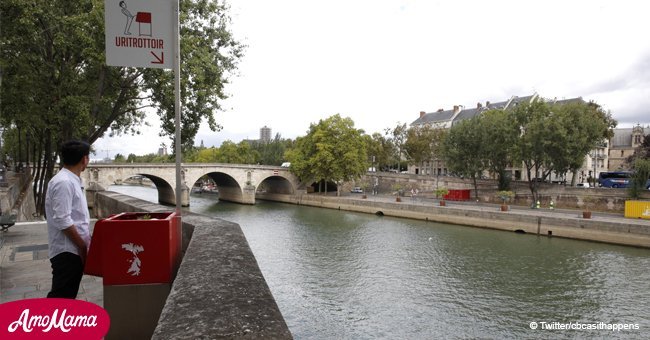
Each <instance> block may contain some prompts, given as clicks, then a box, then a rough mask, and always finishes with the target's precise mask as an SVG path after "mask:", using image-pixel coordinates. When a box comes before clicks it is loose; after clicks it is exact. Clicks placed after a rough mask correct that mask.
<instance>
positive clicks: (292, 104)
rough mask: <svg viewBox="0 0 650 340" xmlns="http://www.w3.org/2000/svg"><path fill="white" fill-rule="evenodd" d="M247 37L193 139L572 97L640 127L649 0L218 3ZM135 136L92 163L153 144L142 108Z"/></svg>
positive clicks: (646, 93) (649, 74)
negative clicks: (216, 127) (209, 119)
mask: <svg viewBox="0 0 650 340" xmlns="http://www.w3.org/2000/svg"><path fill="white" fill-rule="evenodd" d="M229 4H230V6H231V9H230V16H231V19H232V25H231V30H232V32H233V34H234V36H235V39H237V40H239V41H241V42H242V43H244V44H246V45H247V48H246V50H245V55H244V57H243V58H242V59H241V60H240V62H239V67H238V70H237V73H236V74H235V75H233V76H232V77H231V79H230V84H228V86H227V88H226V91H227V93H228V94H229V96H230V97H229V98H228V99H227V100H225V101H224V102H223V108H224V110H223V111H221V112H215V113H214V114H215V118H216V120H217V122H218V123H219V124H220V125H222V126H223V129H222V130H221V131H219V132H212V131H210V129H209V128H208V127H207V123H206V124H204V126H202V128H201V129H200V131H199V133H198V135H197V136H196V138H195V142H196V144H197V145H198V144H199V143H200V142H201V141H203V143H204V145H205V146H208V147H209V146H219V145H220V144H221V143H222V142H223V141H225V140H231V141H234V142H236V143H237V142H239V141H241V140H242V139H257V138H259V130H260V128H261V127H263V126H268V127H270V128H271V129H272V133H273V135H275V134H277V133H279V134H280V135H281V136H282V137H283V138H296V137H298V136H303V135H305V134H306V132H307V131H308V129H309V125H310V124H311V123H317V122H318V121H319V120H320V119H325V118H327V117H329V116H331V115H334V114H337V113H338V114H341V116H343V117H350V118H352V120H353V121H354V122H355V127H356V128H360V129H363V130H364V131H365V132H366V133H369V134H372V133H374V132H382V131H383V130H384V129H385V128H387V127H395V126H396V125H397V124H398V123H407V124H410V123H411V122H413V121H414V120H416V119H417V118H418V117H419V112H420V111H426V112H435V111H437V110H438V109H440V108H443V109H445V110H447V109H451V108H453V106H454V105H464V106H465V107H468V108H469V107H474V106H476V104H477V103H478V102H481V103H483V104H484V103H485V102H486V101H491V102H498V101H503V100H508V99H509V98H511V97H512V96H520V97H522V96H527V95H531V94H533V93H535V92H536V93H538V94H539V95H540V96H542V97H545V98H558V99H562V98H574V97H582V98H583V99H585V100H593V101H595V102H596V103H598V104H600V105H601V106H603V107H604V108H605V109H606V110H609V111H611V113H612V116H613V117H614V119H616V120H617V121H618V122H619V127H632V126H634V125H636V124H637V123H641V124H642V125H644V126H645V125H647V124H649V123H650V109H648V108H650V39H649V38H648V37H649V35H648V34H649V33H648V32H650V20H648V19H647V16H648V15H650V2H647V1H641V0H639V1H627V0H623V1H602V0H595V1H594V0H585V1H582V0H559V1H558V0H545V1H525V0H517V1H505V0H504V1H501V0H491V1H484V0H453V1H451V0H445V1H434V0H342V1H341V0H329V1H308V0H276V1H268V0H230V1H229ZM148 121H149V123H150V124H151V127H142V128H141V131H142V134H141V135H139V136H121V137H114V138H108V137H105V138H102V139H100V140H99V141H97V142H96V143H95V149H96V150H97V154H96V157H98V158H100V157H101V158H103V157H111V158H112V157H113V156H114V155H115V154H116V153H122V154H123V155H128V154H129V153H135V154H138V155H142V154H148V153H153V152H156V151H157V149H158V148H159V147H160V145H161V144H162V143H165V144H166V145H167V146H169V145H170V144H171V143H170V141H169V139H168V138H167V137H164V138H163V137H159V136H158V133H159V131H160V128H159V124H160V121H159V120H158V118H157V116H156V114H155V113H153V112H152V113H150V114H148Z"/></svg>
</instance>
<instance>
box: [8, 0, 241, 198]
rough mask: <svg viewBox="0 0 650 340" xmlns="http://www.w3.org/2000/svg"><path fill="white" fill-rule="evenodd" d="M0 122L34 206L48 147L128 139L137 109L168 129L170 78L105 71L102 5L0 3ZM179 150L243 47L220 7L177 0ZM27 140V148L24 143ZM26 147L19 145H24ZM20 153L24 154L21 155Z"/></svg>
mask: <svg viewBox="0 0 650 340" xmlns="http://www.w3.org/2000/svg"><path fill="white" fill-rule="evenodd" d="M0 12H1V15H2V35H0V46H2V50H1V52H0V53H1V55H0V67H1V68H2V72H1V74H2V89H1V91H2V92H1V93H0V95H1V97H2V99H3V100H2V103H1V105H2V107H1V108H0V109H1V110H2V116H0V124H1V125H2V126H3V127H5V128H7V129H9V135H13V136H15V137H14V140H16V141H24V144H23V143H15V144H14V143H12V145H11V146H12V147H13V148H21V149H22V148H23V147H24V149H25V152H22V150H20V151H19V152H16V154H22V155H25V156H24V157H23V159H18V160H17V161H23V162H25V161H27V162H29V161H31V162H32V163H33V165H35V167H34V169H33V172H34V176H35V183H40V185H41V187H35V188H34V190H35V194H36V197H37V207H38V208H39V209H40V210H42V206H43V197H44V195H45V191H46V187H45V184H46V183H47V182H48V181H49V179H50V178H51V176H52V173H53V169H54V163H55V161H56V159H57V156H58V151H57V149H58V146H59V145H61V144H62V142H64V141H66V140H69V139H82V140H86V141H88V142H89V143H91V144H92V143H93V142H95V141H96V140H97V139H99V138H100V137H102V136H103V135H104V134H105V133H106V132H110V133H111V134H121V133H137V132H138V126H139V125H141V124H142V123H143V122H144V118H145V116H146V115H145V109H146V108H147V107H154V108H156V110H157V112H158V114H159V115H160V116H161V121H162V122H163V123H162V124H163V126H162V132H161V135H168V136H170V139H172V137H173V132H174V127H173V124H174V121H173V117H174V107H173V105H174V103H173V102H174V96H173V82H172V78H173V75H172V72H171V71H168V70H161V69H142V68H130V67H108V66H106V65H105V55H104V1H102V0H75V1H72V2H71V1H62V0H51V1H44V0H36V1H23V0H3V1H2V2H1V3H0ZM180 21H181V76H182V83H181V100H182V106H183V107H182V115H183V121H182V124H181V125H182V138H183V139H182V144H183V146H185V147H187V146H190V145H192V144H193V141H194V136H195V135H196V132H197V131H198V128H199V126H200V124H201V122H202V121H204V120H205V121H207V122H208V124H209V125H210V127H211V128H212V129H213V130H216V129H217V128H218V126H217V124H216V122H215V120H214V113H215V112H216V111H217V110H219V109H220V102H221V100H223V99H225V98H226V94H225V91H224V86H225V85H226V84H227V83H228V78H229V77H230V75H231V74H232V72H233V71H234V70H235V68H236V66H237V61H238V60H239V58H240V57H241V56H242V51H243V45H241V44H240V43H239V42H237V41H236V40H235V39H234V38H233V36H232V34H231V33H230V31H229V27H228V26H229V24H230V19H229V16H228V7H227V6H226V5H225V4H224V3H223V2H219V1H217V0H205V1H188V0H183V1H181V16H180ZM28 143H29V145H28ZM27 145H28V146H27ZM28 152H29V157H27V154H28Z"/></svg>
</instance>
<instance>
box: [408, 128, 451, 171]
mask: <svg viewBox="0 0 650 340" xmlns="http://www.w3.org/2000/svg"><path fill="white" fill-rule="evenodd" d="M444 131H445V130H443V129H441V128H438V127H434V126H431V125H418V126H413V127H411V128H410V129H408V131H407V132H406V141H405V142H404V152H405V154H406V159H407V160H409V161H410V163H411V164H415V165H417V166H419V167H420V168H423V167H424V163H425V162H431V163H432V164H433V162H434V160H438V159H441V158H442V157H441V155H440V149H441V144H442V140H443V137H444Z"/></svg>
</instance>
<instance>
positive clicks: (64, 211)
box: [45, 168, 90, 258]
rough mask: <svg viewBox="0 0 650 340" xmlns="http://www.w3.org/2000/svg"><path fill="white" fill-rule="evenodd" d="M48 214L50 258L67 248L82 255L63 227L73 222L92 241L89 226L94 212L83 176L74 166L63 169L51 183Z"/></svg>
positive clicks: (46, 212)
mask: <svg viewBox="0 0 650 340" xmlns="http://www.w3.org/2000/svg"><path fill="white" fill-rule="evenodd" d="M45 214H46V216H47V234H48V240H49V244H50V249H49V250H50V251H49V255H50V258H53V257H54V256H56V255H58V254H60V253H63V252H69V253H73V254H77V255H79V250H78V248H77V246H76V245H75V244H74V242H72V240H70V239H69V238H68V237H67V236H66V235H65V234H64V233H63V229H67V228H68V227H70V226H71V225H74V226H75V227H76V228H77V232H78V233H79V236H81V239H82V240H84V242H86V246H89V245H90V231H89V229H88V224H89V222H90V215H89V214H88V203H86V195H85V194H84V190H83V187H82V185H81V178H79V176H77V175H75V174H74V173H72V172H71V171H70V170H68V169H66V168H63V169H61V170H60V171H59V172H58V173H57V174H56V175H55V176H54V177H52V179H51V180H50V183H49V184H48V185H47V194H46V195H45Z"/></svg>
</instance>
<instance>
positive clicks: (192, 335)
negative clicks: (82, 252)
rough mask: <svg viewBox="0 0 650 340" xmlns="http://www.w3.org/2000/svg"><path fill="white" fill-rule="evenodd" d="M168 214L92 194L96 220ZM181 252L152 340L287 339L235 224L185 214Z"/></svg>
mask: <svg viewBox="0 0 650 340" xmlns="http://www.w3.org/2000/svg"><path fill="white" fill-rule="evenodd" d="M173 209H174V208H173V207H168V206H163V205H158V204H154V203H150V202H146V201H143V200H140V199H137V198H133V197H130V196H126V195H122V194H118V193H115V192H110V191H100V192H97V193H95V194H94V207H93V214H94V215H95V216H96V217H98V218H105V217H108V216H110V215H111V214H116V213H121V212H161V211H170V210H173ZM183 249H184V255H183V260H182V263H181V265H180V268H179V269H178V273H177V276H176V278H175V280H174V282H173V284H172V288H171V292H170V293H169V296H168V297H167V301H166V303H165V306H164V308H163V310H162V314H161V316H160V319H159V320H158V325H157V327H156V329H155V331H154V334H153V339H216V338H226V337H227V338H241V337H247V338H248V337H250V338H273V339H291V338H292V336H291V333H290V332H289V328H288V327H287V325H286V322H285V321H284V318H283V317H282V314H281V313H280V309H279V308H278V306H277V304H276V302H275V299H274V298H273V295H272V294H271V291H270V289H269V287H268V285H267V283H266V280H265V279H264V276H263V275H262V272H261V271H260V268H259V266H258V264H257V261H256V260H255V256H254V255H253V252H252V251H251V249H250V247H249V245H248V241H246V238H245V236H244V234H243V232H242V230H241V228H240V226H239V225H238V224H236V223H232V222H228V221H225V220H221V219H216V218H210V217H207V216H202V215H198V214H192V213H184V214H183Z"/></svg>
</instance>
